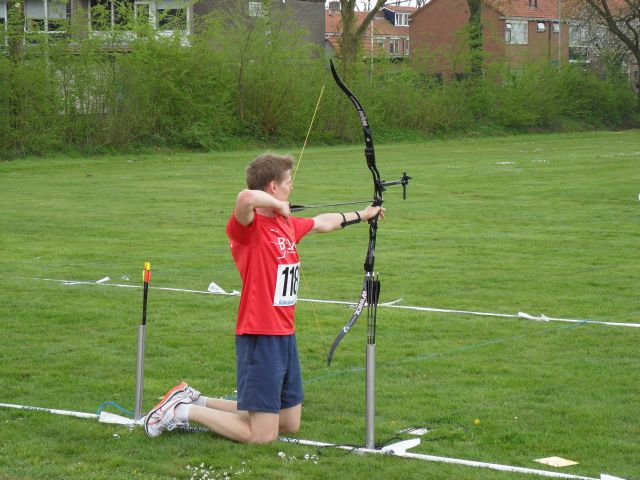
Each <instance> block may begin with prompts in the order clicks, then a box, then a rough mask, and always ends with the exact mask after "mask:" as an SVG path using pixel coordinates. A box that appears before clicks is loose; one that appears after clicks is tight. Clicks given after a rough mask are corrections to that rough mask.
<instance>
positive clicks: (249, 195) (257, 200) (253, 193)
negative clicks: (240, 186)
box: [233, 189, 290, 226]
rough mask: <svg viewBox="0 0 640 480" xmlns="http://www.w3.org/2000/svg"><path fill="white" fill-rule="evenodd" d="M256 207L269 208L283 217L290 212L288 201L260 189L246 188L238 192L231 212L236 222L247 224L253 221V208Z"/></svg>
mask: <svg viewBox="0 0 640 480" xmlns="http://www.w3.org/2000/svg"><path fill="white" fill-rule="evenodd" d="M256 208H271V209H273V210H274V211H275V212H276V213H278V214H280V215H282V216H284V217H288V216H289V214H290V211H289V203H288V202H283V201H281V200H278V199H277V198H275V197H274V196H272V195H269V194H268V193H267V192H264V191H262V190H248V189H245V190H242V191H241V192H240V193H238V198H237V199H236V207H235V209H234V211H233V214H234V215H235V217H236V220H238V222H240V223H241V224H242V225H245V226H247V225H250V224H251V223H252V222H253V215H254V209H256Z"/></svg>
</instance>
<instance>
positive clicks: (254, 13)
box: [249, 2, 264, 17]
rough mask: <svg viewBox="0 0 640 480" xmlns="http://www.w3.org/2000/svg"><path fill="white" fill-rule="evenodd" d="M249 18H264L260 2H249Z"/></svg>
mask: <svg viewBox="0 0 640 480" xmlns="http://www.w3.org/2000/svg"><path fill="white" fill-rule="evenodd" d="M249 16H250V17H264V8H263V7H262V2H249Z"/></svg>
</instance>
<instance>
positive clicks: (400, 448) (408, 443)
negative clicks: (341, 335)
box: [0, 403, 624, 480]
mask: <svg viewBox="0 0 640 480" xmlns="http://www.w3.org/2000/svg"><path fill="white" fill-rule="evenodd" d="M0 407H4V408H15V409H19V410H30V411H37V412H45V413H52V414H55V415H67V416H73V417H79V418H90V419H97V420H98V421H99V422H101V423H110V424H118V425H126V426H129V427H130V428H132V427H135V426H140V425H141V424H142V422H141V421H137V422H136V421H134V420H133V419H130V418H126V417H121V416H119V415H114V414H109V413H107V412H101V414H100V415H99V416H98V415H96V414H93V413H85V412H74V411H70V410H58V409H54V408H43V407H32V406H29V405H15V404H10V403H0ZM105 413H107V414H106V415H104V416H103V414H105ZM186 430H193V431H198V432H199V431H207V429H206V428H203V427H196V428H193V429H190V428H186ZM278 440H280V441H281V442H284V443H290V444H298V445H306V446H312V447H322V448H336V449H340V450H348V451H350V452H354V453H359V454H377V455H388V456H393V457H399V458H409V459H412V460H422V461H427V462H436V463H448V464H454V465H462V466H465V467H473V468H486V469H489V470H498V471H502V472H513V473H524V474H528V475H538V476H542V477H553V478H565V479H569V480H624V479H621V478H619V477H614V476H611V475H607V474H604V473H603V474H601V475H600V477H598V478H593V477H582V476H579V475H572V474H569V473H562V472H551V471H549V470H537V469H533V468H525V467H516V466H513V465H502V464H498V463H488V462H478V461H475V460H465V459H462V458H452V457H440V456H434V455H425V454H420V453H411V452H407V450H408V449H410V448H413V447H415V446H417V445H418V444H420V440H419V439H411V440H404V441H401V442H398V443H396V444H393V445H387V446H385V447H383V448H381V449H379V450H378V449H372V448H364V447H354V446H349V445H337V444H335V443H325V442H319V441H316V440H305V439H299V438H288V437H278Z"/></svg>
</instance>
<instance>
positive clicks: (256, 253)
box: [227, 213, 314, 335]
mask: <svg viewBox="0 0 640 480" xmlns="http://www.w3.org/2000/svg"><path fill="white" fill-rule="evenodd" d="M313 224H314V221H313V219H312V218H296V217H289V218H288V219H287V218H285V217H282V216H280V215H276V216H275V217H265V216H264V215H259V214H257V213H255V214H254V217H253V223H252V224H251V225H249V226H247V227H245V226H244V225H242V224H241V223H240V222H238V220H237V219H236V217H235V215H233V214H232V215H231V218H230V219H229V221H228V222H227V236H228V237H229V246H230V248H231V255H232V256H233V261H234V262H235V264H236V267H237V268H238V271H239V272H240V277H241V278H242V294H241V296H240V307H239V308H238V320H237V322H236V334H237V335H244V334H258V335H291V334H292V333H293V332H294V309H295V304H296V301H297V293H298V284H299V282H300V260H299V258H298V250H297V248H296V244H297V243H298V242H300V240H301V239H302V237H304V236H305V235H306V234H307V233H309V231H310V230H311V229H312V228H313Z"/></svg>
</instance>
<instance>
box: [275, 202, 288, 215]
mask: <svg viewBox="0 0 640 480" xmlns="http://www.w3.org/2000/svg"><path fill="white" fill-rule="evenodd" d="M275 210H276V212H277V213H278V214H279V215H282V216H283V217H284V218H288V217H289V215H291V207H290V205H289V202H280V206H279V207H278V208H276V209H275Z"/></svg>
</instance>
